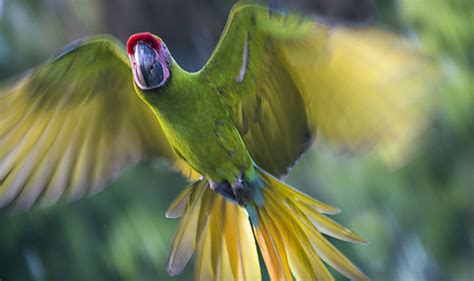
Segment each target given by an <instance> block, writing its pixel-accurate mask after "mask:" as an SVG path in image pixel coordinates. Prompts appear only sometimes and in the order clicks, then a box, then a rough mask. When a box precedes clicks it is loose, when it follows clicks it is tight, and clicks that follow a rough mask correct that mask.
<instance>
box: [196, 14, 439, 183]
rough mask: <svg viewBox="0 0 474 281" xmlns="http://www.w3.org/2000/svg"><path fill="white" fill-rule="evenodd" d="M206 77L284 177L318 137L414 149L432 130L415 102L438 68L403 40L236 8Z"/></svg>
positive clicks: (259, 158) (265, 164) (256, 150)
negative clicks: (425, 131) (423, 133)
mask: <svg viewBox="0 0 474 281" xmlns="http://www.w3.org/2000/svg"><path fill="white" fill-rule="evenodd" d="M200 75H202V76H203V77H207V78H208V80H209V81H210V83H212V84H213V86H214V87H215V88H218V89H219V91H220V94H221V96H222V98H223V100H224V101H225V102H226V103H227V104H228V105H230V107H231V108H232V109H233V116H234V122H235V123H236V125H237V127H238V129H239V131H240V133H241V134H242V136H243V139H244V141H245V143H246V145H247V147H248V149H249V151H250V153H251V155H252V156H253V158H254V160H255V161H256V162H257V164H258V165H259V166H261V167H262V168H264V169H265V170H267V171H269V172H270V173H272V174H274V175H277V176H282V175H284V174H286V173H287V172H288V170H289V168H290V167H291V166H292V165H293V164H294V162H295V161H296V160H297V159H298V158H299V156H300V155H301V154H302V153H303V152H304V151H305V149H306V148H308V146H309V145H310V144H311V141H312V140H313V139H314V136H315V135H316V133H318V135H319V136H322V138H321V139H323V140H324V141H325V142H326V143H329V144H331V145H333V146H335V147H336V148H343V149H345V150H349V151H359V150H361V149H363V148H368V147H372V146H374V145H375V144H378V145H379V146H380V147H383V148H384V149H386V148H388V147H392V146H391V144H394V143H397V144H402V143H407V142H406V140H409V139H411V138H412V137H413V136H414V135H416V134H417V133H418V132H420V131H421V130H420V128H422V127H423V124H422V122H421V120H425V119H426V118H425V119H424V118H420V116H422V115H420V114H422V113H423V111H422V110H420V108H421V107H420V106H418V105H417V103H416V102H415V101H416V100H417V98H419V97H420V95H421V94H423V93H426V91H427V90H428V89H429V86H431V85H432V84H431V83H430V82H431V81H432V80H431V79H432V78H433V77H434V75H433V68H431V64H430V62H429V61H428V60H426V59H425V58H424V57H422V56H420V55H419V54H418V53H417V52H415V51H413V50H410V49H409V48H407V47H406V46H404V45H403V44H402V42H401V41H400V40H399V39H398V38H397V37H396V36H395V35H392V34H389V33H386V32H381V31H377V30H374V29H352V30H349V29H343V28H329V27H326V26H324V25H321V24H317V23H316V22H314V21H312V20H309V19H303V18H301V17H298V16H293V15H282V14H279V13H276V12H274V13H271V14H270V13H269V11H268V10H267V9H266V8H262V7H258V6H252V5H236V6H234V8H233V10H232V12H231V14H230V16H229V20H228V22H227V25H226V27H225V31H224V32H223V34H222V36H221V38H220V40H219V42H218V45H217V47H216V49H215V51H214V53H213V55H212V56H211V58H210V60H209V62H208V63H207V64H206V65H205V66H204V68H203V69H202V70H201V71H200ZM414 105H417V106H414ZM392 148H393V147H392ZM397 148H400V146H397ZM392 151H393V152H399V151H400V150H396V149H395V150H393V149H392ZM395 154H396V153H395Z"/></svg>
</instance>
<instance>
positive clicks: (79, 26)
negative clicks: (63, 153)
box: [0, 0, 474, 281]
mask: <svg viewBox="0 0 474 281" xmlns="http://www.w3.org/2000/svg"><path fill="white" fill-rule="evenodd" d="M233 2H234V1H231V0H200V1H197V0H195V1H192V0H0V78H1V79H4V78H7V77H11V76H12V75H13V76H14V75H18V74H19V73H22V72H24V71H26V70H27V69H29V68H31V67H33V66H35V65H37V64H39V63H41V62H42V61H44V60H45V59H47V58H48V57H50V56H52V55H54V54H55V53H57V52H58V51H59V50H60V49H61V48H62V46H64V45H65V44H67V43H68V42H70V41H72V40H74V39H77V38H79V37H82V36H86V35H90V34H96V33H111V34H113V35H115V36H116V37H118V38H119V39H120V40H122V41H125V40H126V39H127V37H128V36H129V35H130V34H131V33H134V32H139V31H151V32H153V33H155V34H159V35H160V36H161V37H162V38H163V39H164V40H165V41H166V43H167V45H168V47H169V48H170V50H171V51H172V53H173V55H174V57H175V58H176V59H177V61H178V62H179V63H180V64H181V65H182V66H184V67H185V68H187V69H189V70H197V69H199V68H200V66H202V65H203V64H204V63H205V61H206V60H207V58H208V56H209V55H210V53H211V51H212V49H213V47H214V45H215V43H216V41H217V39H218V36H219V34H220V32H221V31H222V28H223V26H224V23H225V20H226V18H227V14H228V11H229V9H230V7H231V6H232V4H233ZM278 2H279V3H280V8H288V9H292V10H299V11H301V12H303V13H305V14H307V15H311V16H317V17H318V18H320V19H322V20H324V21H326V22H330V23H332V24H346V25H347V24H348V25H365V24H374V25H377V26H380V27H382V28H385V29H388V30H392V31H394V32H398V33H400V34H402V35H403V36H406V37H407V38H409V39H410V40H411V41H412V42H414V43H415V44H416V45H418V46H419V48H420V49H421V50H423V52H425V53H426V54H427V55H429V56H431V57H432V58H434V60H435V61H436V62H437V63H438V64H439V65H440V67H441V69H442V71H443V73H444V78H443V80H442V81H440V82H441V83H439V86H438V98H439V99H440V101H441V102H440V104H441V105H440V107H439V108H438V109H437V110H436V113H435V114H434V117H433V120H432V126H431V127H430V130H429V131H428V132H427V133H426V134H425V135H424V137H423V140H422V142H423V145H421V146H420V148H419V149H418V150H417V151H416V154H415V155H412V156H411V159H412V160H411V161H410V162H409V163H407V164H406V165H404V166H402V167H401V168H398V169H396V170H393V169H390V168H389V167H387V166H385V165H384V163H383V161H381V159H380V158H378V157H377V156H376V155H372V154H370V153H369V154H368V155H365V156H362V157H349V156H347V155H344V154H341V153H333V152H332V151H329V150H328V149H325V148H324V147H318V146H316V147H313V149H312V150H310V152H309V153H307V155H306V156H305V157H304V158H303V159H302V160H301V161H300V162H299V164H298V165H297V166H296V168H295V169H294V171H293V173H292V174H291V176H290V177H289V179H288V180H289V182H290V183H292V184H293V185H294V186H297V187H299V188H300V189H301V190H303V191H304V192H306V193H308V194H310V195H312V196H314V197H316V198H319V199H321V200H323V201H326V202H328V203H330V204H333V205H337V206H339V207H340V208H341V209H342V210H343V211H342V213H341V214H340V215H337V216H336V217H335V219H336V220H337V221H339V222H340V223H342V224H344V225H347V226H349V227H351V228H352V229H354V230H356V231H357V232H358V233H360V234H361V235H362V236H363V237H364V238H366V239H367V240H368V241H370V244H368V245H365V246H358V245H351V244H348V243H339V242H335V243H336V244H337V246H338V247H340V248H341V249H342V250H343V251H344V252H345V253H346V254H347V255H348V256H349V257H350V258H352V259H353V260H354V261H355V262H356V264H358V265H359V266H360V267H361V268H362V269H363V270H364V271H365V272H366V273H367V274H368V275H369V276H370V277H371V278H372V279H373V280H408V281H411V280H413V281H417V280H420V281H421V280H466V281H468V280H474V269H473V268H474V194H473V193H474V191H473V190H474V101H473V100H474V93H473V91H474V89H473V83H474V82H473V79H474V78H473V77H474V31H473V25H474V20H473V11H474V4H473V3H474V1H471V0H450V1H447V0H378V1H369V0H337V1H336V0H332V1H331V0H279V1H278ZM0 118H2V117H1V112H0ZM184 185H185V180H184V179H183V178H182V177H181V176H180V175H178V174H175V173H172V172H170V171H169V170H168V169H167V167H166V166H165V165H163V164H162V163H160V162H152V163H147V164H143V165H140V166H138V167H135V168H131V169H128V170H127V171H126V172H125V174H124V175H123V176H122V177H121V178H120V180H118V181H117V182H116V183H114V184H112V187H111V188H108V189H106V190H105V191H104V192H102V193H100V194H98V195H96V196H94V197H92V198H89V199H84V200H81V201H79V202H75V203H72V204H69V205H67V206H66V205H59V206H55V207H51V208H47V209H41V210H32V211H29V212H27V213H24V214H21V215H17V216H13V217H12V216H6V215H0V279H1V280H2V281H16V280H20V281H21V280H171V278H170V277H169V276H168V275H167V273H166V271H165V266H166V261H167V257H168V251H169V248H170V243H171V240H172V237H173V235H174V232H175V229H176V226H177V223H178V221H176V220H167V219H165V217H164V212H165V210H166V208H167V206H168V204H169V203H170V202H171V201H172V199H173V198H174V196H176V195H177V194H178V193H179V191H180V189H181V188H182V187H183V186H184ZM337 278H338V280H344V279H343V278H342V277H341V276H340V275H337ZM191 279H192V265H191V264H190V265H188V267H187V269H186V271H185V272H184V273H183V274H182V275H180V276H178V277H176V278H173V280H191Z"/></svg>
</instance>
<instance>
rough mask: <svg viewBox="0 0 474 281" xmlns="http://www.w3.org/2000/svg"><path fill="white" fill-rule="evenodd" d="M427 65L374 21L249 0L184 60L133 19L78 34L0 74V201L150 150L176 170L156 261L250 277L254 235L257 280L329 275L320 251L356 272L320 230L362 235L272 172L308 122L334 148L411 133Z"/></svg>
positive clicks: (53, 198) (72, 188) (394, 142)
mask: <svg viewBox="0 0 474 281" xmlns="http://www.w3.org/2000/svg"><path fill="white" fill-rule="evenodd" d="M429 65H430V63H429V61H428V60H427V59H426V58H424V57H423V56H421V55H420V54H419V53H417V52H416V51H414V50H413V49H410V48H409V47H407V46H405V45H403V44H401V42H400V41H399V40H398V39H397V37H396V36H394V35H391V34H388V33H386V32H382V31H379V30H376V29H367V28H360V29H350V28H331V27H327V26H325V25H323V24H320V23H317V22H315V21H314V20H312V19H306V18H303V17H300V16H298V15H295V14H281V13H278V12H269V10H268V9H267V8H265V7H260V6H256V5H249V4H236V5H235V6H234V7H233V8H232V11H231V12H230V16H229V19H228V21H227V24H226V26H225V30H224V32H223V33H222V35H221V38H220V40H219V41H218V43H217V46H216V48H215V50H214V52H213V53H212V55H211V57H210V59H209V61H208V62H207V63H206V64H205V66H204V67H202V69H201V70H199V71H197V72H193V73H191V72H188V71H186V70H184V69H183V68H181V67H180V65H179V64H178V63H177V62H176V61H175V60H174V59H173V57H172V55H171V52H170V50H169V49H168V47H167V46H166V44H165V42H164V41H163V40H162V39H161V38H159V37H158V36H156V35H153V34H151V33H148V32H144V33H138V34H134V35H132V36H131V37H130V38H129V40H128V42H127V45H126V48H123V47H122V45H121V43H120V42H118V41H117V40H116V39H115V38H113V37H112V36H110V35H97V36H92V37H88V38H85V39H81V40H79V41H77V42H74V43H72V44H71V45H69V46H67V47H66V48H65V49H64V50H63V51H62V52H61V54H60V55H59V56H57V57H55V58H53V59H50V60H49V61H47V62H45V63H43V64H42V65H40V66H38V67H36V68H35V69H33V70H31V71H30V72H28V73H27V74H26V75H24V76H23V78H22V79H20V80H18V81H16V82H14V83H4V84H3V86H1V88H0V116H1V118H0V207H5V208H8V209H11V210H16V211H24V210H27V209H29V208H30V207H32V206H33V205H35V206H50V205H52V204H54V203H56V202H58V201H59V200H66V201H71V200H77V199H79V198H81V197H84V196H89V195H92V194H95V193H97V192H99V191H101V190H102V188H103V187H104V186H106V185H107V183H109V182H111V181H113V180H115V179H116V178H117V177H118V176H120V174H121V172H122V170H123V169H124V168H125V167H128V166H130V165H133V164H136V163H138V162H139V161H141V160H143V159H145V158H149V157H162V158H164V159H167V160H168V161H169V163H170V164H171V165H172V166H173V167H174V168H175V169H177V170H178V171H180V172H182V173H183V174H184V175H185V176H186V177H188V178H189V180H190V182H191V183H190V184H189V186H188V187H186V188H185V189H184V191H183V192H182V193H181V194H180V195H179V196H178V198H177V199H176V200H175V201H174V202H173V203H172V204H171V206H170V208H169V209H168V211H167V213H166V216H167V217H169V218H179V217H181V222H180V225H179V227H178V230H177V233H176V236H175V239H174V242H173V244H172V248H171V253H170V257H169V263H168V267H167V269H168V272H169V273H170V275H173V276H174V275H177V274H179V273H180V272H181V271H182V270H183V269H184V267H185V266H186V264H187V262H188V261H189V260H190V258H191V257H192V255H193V254H194V253H195V252H196V262H195V278H196V279H197V280H261V270H260V264H259V254H258V251H260V253H261V256H262V258H263V261H264V264H265V266H266V269H267V271H268V273H269V275H270V277H271V279H272V280H292V279H293V277H294V278H296V279H297V280H333V277H332V275H331V273H330V272H329V271H328V269H327V268H326V266H325V264H327V265H329V266H331V267H332V268H334V269H335V270H336V271H338V272H340V273H342V274H343V275H345V276H346V277H348V278H351V279H355V280H367V277H366V275H364V273H362V271H361V270H359V269H358V268H357V267H356V266H355V265H354V264H353V263H351V262H350V261H349V260H348V258H346V257H345V256H344V255H343V254H342V253H341V252H340V251H339V250H338V249H336V248H335V247H334V246H333V245H332V244H331V243H330V242H329V241H328V240H327V239H326V238H325V235H328V236H332V237H335V238H337V239H340V240H344V241H350V242H354V243H365V241H364V239H362V238H361V237H360V236H359V235H357V234H356V233H354V232H353V231H351V230H349V229H347V228H345V227H343V226H341V225H340V224H338V223H336V222H335V221H333V220H331V219H329V218H328V217H327V216H326V215H331V214H336V213H338V212H339V209H338V208H336V207H333V206H330V205H327V204H325V203H323V202H320V201H318V200H315V199H312V198H311V197H309V196H307V195H305V194H303V193H301V192H299V191H297V190H296V189H294V188H292V187H290V186H289V185H287V184H286V183H284V181H283V177H284V176H285V175H287V173H288V172H289V170H290V169H291V167H292V166H293V165H294V164H295V163H296V161H297V160H298V159H299V158H300V157H301V155H302V154H303V153H304V152H305V151H306V150H307V149H308V148H309V147H310V145H311V144H312V143H313V140H314V138H315V136H316V133H318V138H321V139H323V140H324V141H325V143H327V144H328V145H329V146H332V147H335V148H342V149H344V150H347V151H360V150H367V148H371V147H375V149H378V148H383V150H384V151H386V150H385V148H388V147H392V148H393V147H401V146H400V145H398V144H400V143H406V141H407V140H410V139H412V138H413V137H414V136H415V135H416V134H417V132H419V131H420V128H421V127H422V126H423V123H424V121H422V120H424V119H423V118H422V116H423V115H422V114H421V112H423V110H420V108H421V107H420V106H417V104H419V102H418V101H419V100H420V98H421V97H422V96H423V95H424V94H425V93H426V92H427V91H428V88H429V87H427V85H429V83H428V82H427V81H428V76H429V75H428V74H427V73H428V72H429V71H428V70H429V69H430V67H429ZM425 119H426V118H425ZM391 151H396V152H397V153H398V152H400V149H395V150H394V149H391ZM397 153H395V154H396V155H398V154H397ZM400 153H401V152H400ZM341 176H343V175H341ZM257 247H258V249H257ZM323 262H324V263H325V264H324V263H323Z"/></svg>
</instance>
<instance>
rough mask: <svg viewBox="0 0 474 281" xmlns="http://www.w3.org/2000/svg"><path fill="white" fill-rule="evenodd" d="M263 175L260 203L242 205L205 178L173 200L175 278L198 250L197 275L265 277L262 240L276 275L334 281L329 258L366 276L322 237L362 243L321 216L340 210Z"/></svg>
mask: <svg viewBox="0 0 474 281" xmlns="http://www.w3.org/2000/svg"><path fill="white" fill-rule="evenodd" d="M258 174H259V176H260V178H261V179H262V181H263V186H264V187H263V189H262V194H263V203H262V202H259V203H256V202H253V203H249V204H248V205H246V206H245V207H242V206H239V205H237V204H235V203H234V202H231V201H228V200H226V199H224V198H223V197H222V196H221V195H219V194H217V193H215V192H213V191H212V190H211V189H210V188H209V183H208V182H207V180H205V179H202V180H200V181H197V182H195V183H193V184H192V185H190V186H189V187H188V188H186V189H185V190H184V191H183V192H182V193H181V195H179V196H178V198H177V199H176V200H175V201H174V202H173V203H172V204H171V206H170V208H169V210H168V212H167V214H166V215H167V217H172V218H178V217H181V216H182V219H181V223H180V225H179V227H178V231H177V233H176V237H175V240H174V242H173V246H172V249H171V254H170V259H169V263H168V272H169V273H170V274H171V275H173V276H174V275H177V274H179V273H181V272H182V271H183V269H184V267H185V265H186V264H187V262H188V261H189V260H190V258H191V257H192V255H193V253H194V252H196V262H195V273H194V274H195V279H196V280H252V281H253V280H261V272H260V265H259V260H258V252H257V245H258V246H259V248H260V252H261V254H262V257H263V260H264V262H265V265H266V268H267V271H268V273H269V275H270V277H271V279H272V280H293V277H294V278H295V279H296V280H324V281H326V280H333V277H332V275H331V274H330V273H329V271H328V270H327V268H326V266H325V264H324V263H326V264H328V265H330V266H331V267H332V268H334V269H335V270H337V271H338V272H340V273H341V274H343V275H344V276H346V277H348V278H350V279H352V280H368V278H367V277H366V276H365V275H364V274H363V273H362V272H361V271H360V270H359V269H358V268H357V267H356V266H355V265H353V264H352V263H351V262H350V261H349V260H348V259H347V258H346V257H345V256H344V255H343V254H342V253H341V252H340V251H339V250H338V249H336V247H334V246H333V245H332V244H331V243H330V242H329V241H328V240H327V239H326V238H325V237H324V236H323V235H322V234H325V235H329V236H332V237H334V238H337V239H340V240H344V241H349V242H354V243H365V241H364V240H363V239H362V238H361V237H360V236H358V235H357V234H356V233H354V232H353V231H351V230H349V229H347V228H345V227H343V226H341V225H339V224H338V223H336V222H334V221H333V220H331V219H329V218H327V217H326V216H325V215H324V214H336V213H338V212H339V209H337V208H335V207H332V206H329V205H327V204H324V203H322V202H319V201H317V200H315V199H312V198H310V197H309V196H307V195H305V194H303V193H301V192H299V191H297V190H295V189H293V188H291V187H289V186H288V185H286V184H285V183H283V182H281V181H280V180H278V179H277V178H275V177H273V176H271V175H270V174H268V173H266V172H265V171H263V170H258ZM249 217H250V219H249ZM252 230H253V234H252ZM323 262H324V263H323Z"/></svg>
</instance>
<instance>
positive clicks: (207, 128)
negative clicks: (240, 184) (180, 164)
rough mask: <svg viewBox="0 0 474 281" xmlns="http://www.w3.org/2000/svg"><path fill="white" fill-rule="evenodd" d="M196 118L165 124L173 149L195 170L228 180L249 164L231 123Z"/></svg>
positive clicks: (246, 153) (243, 145) (215, 178)
mask: <svg viewBox="0 0 474 281" xmlns="http://www.w3.org/2000/svg"><path fill="white" fill-rule="evenodd" d="M198 120H199V119H194V120H186V121H187V122H184V123H182V124H186V126H183V127H179V126H166V125H165V126H164V127H166V128H164V131H165V134H166V135H167V137H168V139H169V140H170V143H171V144H172V146H173V147H174V149H175V150H176V152H177V153H178V154H179V156H181V157H182V158H183V159H184V160H186V161H187V162H188V163H189V164H190V165H191V166H192V167H193V168H194V169H195V170H197V171H198V172H199V173H201V174H203V175H204V176H206V177H208V178H210V179H212V180H215V181H219V182H220V181H229V182H231V181H233V180H234V179H235V178H236V177H237V176H238V175H239V174H240V173H242V172H245V171H247V170H248V169H250V168H251V167H252V159H251V157H250V155H249V153H248V151H247V148H246V147H245V144H244V143H243V140H242V138H241V137H240V134H239V132H238V131H237V129H236V128H235V126H234V125H233V123H231V122H225V121H222V120H219V119H217V121H215V120H212V119H211V120H209V119H208V120H202V119H201V120H199V122H197V121H198ZM180 123H181V122H180Z"/></svg>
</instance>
